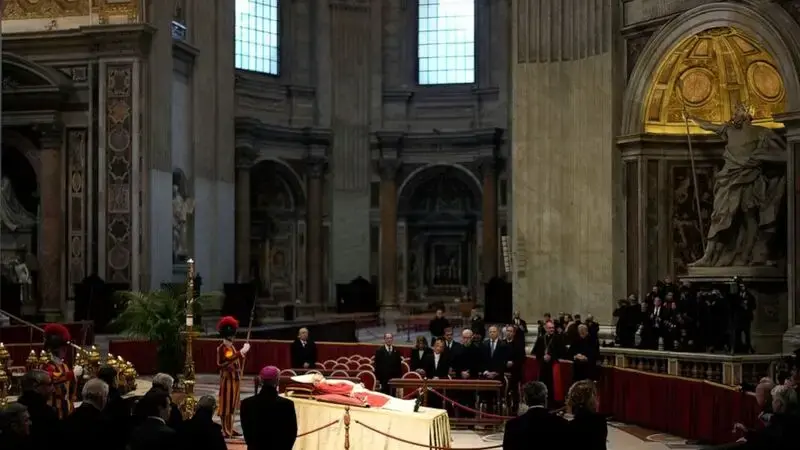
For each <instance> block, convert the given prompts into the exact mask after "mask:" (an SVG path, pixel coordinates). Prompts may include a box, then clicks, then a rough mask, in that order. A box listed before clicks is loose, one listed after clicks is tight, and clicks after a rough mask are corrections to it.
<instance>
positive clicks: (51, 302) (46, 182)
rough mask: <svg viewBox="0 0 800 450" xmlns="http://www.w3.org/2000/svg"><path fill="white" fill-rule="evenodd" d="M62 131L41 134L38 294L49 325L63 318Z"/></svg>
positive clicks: (52, 129)
mask: <svg viewBox="0 0 800 450" xmlns="http://www.w3.org/2000/svg"><path fill="white" fill-rule="evenodd" d="M63 132H64V130H63V129H62V128H61V127H57V126H53V127H52V128H50V129H47V130H46V131H45V132H43V133H42V137H41V141H40V143H41V154H40V159H39V161H40V163H41V166H40V167H41V170H40V173H39V191H40V199H41V215H40V216H39V226H41V227H42V228H41V243H40V244H39V292H40V293H41V297H42V308H41V312H42V313H43V314H44V316H45V320H46V321H48V322H52V321H58V320H60V319H61V317H62V305H63V300H64V297H63V293H64V283H63V279H64V278H63V276H62V271H61V258H62V253H63V251H64V248H65V246H64V210H63V208H62V197H63V195H64V193H65V192H66V189H65V188H64V177H63V176H62V175H63V171H62V170H61V146H62V145H63V142H64V141H63Z"/></svg>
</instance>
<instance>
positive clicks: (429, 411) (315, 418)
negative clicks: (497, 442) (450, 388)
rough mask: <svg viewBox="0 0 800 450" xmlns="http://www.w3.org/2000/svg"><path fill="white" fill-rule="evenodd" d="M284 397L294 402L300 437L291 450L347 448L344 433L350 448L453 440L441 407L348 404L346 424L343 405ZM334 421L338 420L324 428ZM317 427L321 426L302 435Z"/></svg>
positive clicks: (395, 448) (396, 448) (391, 449)
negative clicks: (404, 408)
mask: <svg viewBox="0 0 800 450" xmlns="http://www.w3.org/2000/svg"><path fill="white" fill-rule="evenodd" d="M287 398H289V399H290V400H292V402H294V407H295V411H296V413H297V434H298V436H299V437H298V438H297V441H295V444H294V450H310V449H330V450H334V449H335V450H340V449H342V448H346V447H345V444H344V442H345V436H346V435H347V437H348V438H349V444H350V447H349V448H350V450H374V449H382V450H401V449H407V448H410V447H418V446H417V445H412V444H409V443H407V442H413V443H416V444H420V446H421V447H427V446H435V447H450V444H451V441H452V437H451V435H450V420H449V418H448V417H447V412H446V411H445V410H443V409H435V408H426V407H420V409H419V411H418V412H415V413H401V412H395V411H387V410H382V409H375V408H353V407H351V408H350V410H349V411H350V413H349V414H350V423H349V426H347V427H346V426H345V420H344V417H345V412H346V411H345V410H346V408H347V407H346V406H344V405H338V404H333V403H322V402H318V401H316V400H311V399H304V398H297V397H287ZM334 421H338V422H337V423H335V424H333V425H331V426H328V427H325V426H326V425H328V424H331V423H332V422H334ZM323 427H324V428H323ZM320 428H323V429H321V430H319V431H316V432H313V433H309V434H305V433H308V432H309V431H314V430H317V429H320ZM346 428H348V429H347V430H346ZM389 436H392V437H389ZM393 437H396V438H400V439H401V440H397V439H394V438H393ZM403 441H407V442H403Z"/></svg>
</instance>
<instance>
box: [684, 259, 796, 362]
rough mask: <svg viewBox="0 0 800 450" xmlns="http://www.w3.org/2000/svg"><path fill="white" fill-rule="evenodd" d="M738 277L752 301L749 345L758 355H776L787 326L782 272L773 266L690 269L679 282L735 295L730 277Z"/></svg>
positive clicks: (785, 292) (784, 277) (784, 282)
mask: <svg viewBox="0 0 800 450" xmlns="http://www.w3.org/2000/svg"><path fill="white" fill-rule="evenodd" d="M737 276H738V277H740V278H741V279H742V281H744V283H745V285H746V286H747V289H748V290H749V291H750V293H751V294H753V296H754V297H755V299H756V311H755V318H754V319H753V324H752V327H751V329H750V330H751V333H752V340H753V342H752V344H753V347H754V348H755V349H756V351H757V352H758V353H779V352H780V351H781V349H782V347H783V340H784V332H785V331H786V328H787V326H788V321H787V317H786V308H788V287H787V284H786V273H785V272H784V271H783V270H781V269H778V268H775V267H763V266H759V267H690V268H689V273H688V274H687V275H684V276H682V277H681V281H688V282H690V283H692V286H693V287H694V288H695V289H700V290H711V289H718V290H719V291H720V292H721V293H722V294H723V295H729V294H731V293H735V292H736V289H737V288H736V286H735V285H734V284H733V279H734V277H737Z"/></svg>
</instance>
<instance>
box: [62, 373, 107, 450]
mask: <svg viewBox="0 0 800 450" xmlns="http://www.w3.org/2000/svg"><path fill="white" fill-rule="evenodd" d="M81 398H82V400H83V401H82V402H81V406H79V407H77V408H75V411H73V412H72V414H70V415H69V416H68V417H67V418H66V419H64V421H63V425H62V428H63V430H64V432H65V435H66V436H65V437H66V438H67V439H66V440H67V442H66V443H65V444H66V446H67V447H73V448H82V449H84V450H105V449H107V448H108V447H109V445H108V444H109V442H112V441H115V440H118V438H119V436H113V435H111V434H109V431H110V428H109V427H110V425H111V421H110V420H109V419H108V417H106V415H105V414H103V408H105V406H106V404H107V402H108V384H106V382H105V381H103V380H101V379H99V378H92V379H91V380H89V381H87V382H86V384H85V385H84V386H83V390H82V391H81Z"/></svg>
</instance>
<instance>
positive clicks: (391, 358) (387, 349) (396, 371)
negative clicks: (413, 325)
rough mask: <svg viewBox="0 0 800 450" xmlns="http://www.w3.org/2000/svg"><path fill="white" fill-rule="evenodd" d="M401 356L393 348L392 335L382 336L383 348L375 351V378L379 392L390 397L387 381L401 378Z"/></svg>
mask: <svg viewBox="0 0 800 450" xmlns="http://www.w3.org/2000/svg"><path fill="white" fill-rule="evenodd" d="M402 361H403V356H402V355H400V352H398V351H397V349H396V348H394V336H393V335H392V333H386V334H384V335H383V346H382V347H378V350H376V351H375V378H376V379H377V380H378V383H380V384H381V392H383V393H384V394H386V395H392V392H391V391H392V389H391V388H390V387H389V380H391V379H392V378H400V377H401V376H403V365H402V364H401V363H402Z"/></svg>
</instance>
